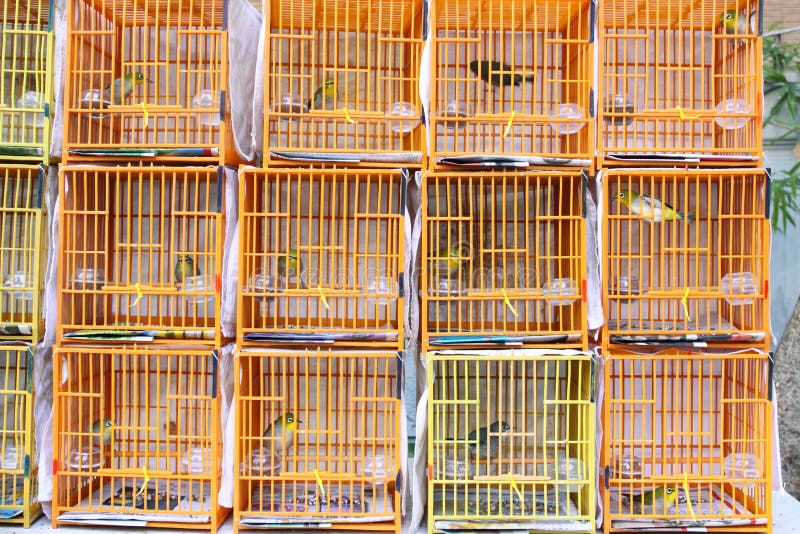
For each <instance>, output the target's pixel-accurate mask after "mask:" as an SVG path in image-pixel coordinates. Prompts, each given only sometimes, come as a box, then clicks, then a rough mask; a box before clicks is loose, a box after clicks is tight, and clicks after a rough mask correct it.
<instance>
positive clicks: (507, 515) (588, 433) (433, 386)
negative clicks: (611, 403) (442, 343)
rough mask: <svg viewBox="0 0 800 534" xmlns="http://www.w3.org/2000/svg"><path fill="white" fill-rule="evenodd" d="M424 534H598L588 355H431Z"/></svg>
mask: <svg viewBox="0 0 800 534" xmlns="http://www.w3.org/2000/svg"><path fill="white" fill-rule="evenodd" d="M428 384H429V387H430V399H429V401H428V435H427V436H428V437H427V439H428V532H429V533H431V534H432V533H434V532H451V531H453V530H461V529H469V528H470V527H471V526H473V525H483V527H473V528H486V527H487V525H492V524H494V525H495V526H496V527H498V528H503V527H506V528H514V529H521V530H523V531H528V530H530V531H535V532H547V531H548V530H553V531H569V532H585V533H593V532H595V526H594V516H595V492H596V482H595V481H596V477H595V467H596V458H595V456H596V455H595V430H594V422H595V410H596V408H595V405H594V362H593V361H592V355H591V354H589V353H586V352H578V351H574V350H568V351H552V350H546V349H544V350H540V349H530V350H525V349H522V350H518V349H515V350H511V351H482V350H477V351H470V350H448V351H440V352H436V351H435V352H431V353H428Z"/></svg>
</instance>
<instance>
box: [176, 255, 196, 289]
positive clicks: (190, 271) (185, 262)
mask: <svg viewBox="0 0 800 534" xmlns="http://www.w3.org/2000/svg"><path fill="white" fill-rule="evenodd" d="M199 275H200V268H199V267H197V265H195V263H194V258H192V257H191V256H186V255H181V256H178V257H177V258H176V259H175V282H176V283H178V284H182V283H183V281H184V280H185V279H186V278H188V277H190V276H199Z"/></svg>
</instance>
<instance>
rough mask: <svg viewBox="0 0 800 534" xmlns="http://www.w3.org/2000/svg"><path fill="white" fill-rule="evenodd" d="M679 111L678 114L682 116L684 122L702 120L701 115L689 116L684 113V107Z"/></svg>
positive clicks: (679, 108)
mask: <svg viewBox="0 0 800 534" xmlns="http://www.w3.org/2000/svg"><path fill="white" fill-rule="evenodd" d="M677 109H678V114H679V115H680V116H681V120H682V121H686V120H691V119H699V118H700V115H687V114H686V113H684V112H683V108H682V107H678V108H677Z"/></svg>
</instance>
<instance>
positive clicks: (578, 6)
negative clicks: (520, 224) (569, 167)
mask: <svg viewBox="0 0 800 534" xmlns="http://www.w3.org/2000/svg"><path fill="white" fill-rule="evenodd" d="M431 12H432V13H431V21H432V25H433V29H432V47H431V110H430V125H431V131H432V132H431V133H432V134H433V135H431V136H430V138H431V153H432V154H433V156H434V158H435V160H436V161H437V162H440V163H448V162H457V161H460V160H467V161H470V160H474V159H475V158H476V157H483V158H484V159H492V160H495V159H497V158H498V157H506V158H507V157H516V158H519V159H521V160H523V161H529V162H531V163H536V164H540V165H564V164H568V163H570V162H571V163H572V164H577V165H581V166H589V165H590V164H591V161H592V159H593V157H594V147H593V146H592V139H593V138H594V125H593V123H594V120H593V117H594V112H593V103H592V88H591V85H592V79H593V77H594V74H593V73H594V55H593V46H592V42H593V40H594V24H595V20H594V13H595V12H594V3H593V2H592V0H543V1H537V2H517V1H516V0H464V1H460V2H438V3H432V4H431ZM570 160H572V161H570Z"/></svg>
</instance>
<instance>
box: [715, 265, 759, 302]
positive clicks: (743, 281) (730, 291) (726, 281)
mask: <svg viewBox="0 0 800 534" xmlns="http://www.w3.org/2000/svg"><path fill="white" fill-rule="evenodd" d="M719 285H720V290H721V291H722V293H724V294H725V295H731V297H730V298H729V297H725V302H727V303H728V304H730V305H732V306H742V305H747V304H752V303H753V302H754V300H753V299H752V298H749V297H748V295H757V294H758V280H757V279H756V277H755V275H754V274H753V273H751V272H747V271H745V272H741V273H738V272H737V273H728V274H726V275H725V276H723V277H722V280H721V281H720V284H719Z"/></svg>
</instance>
